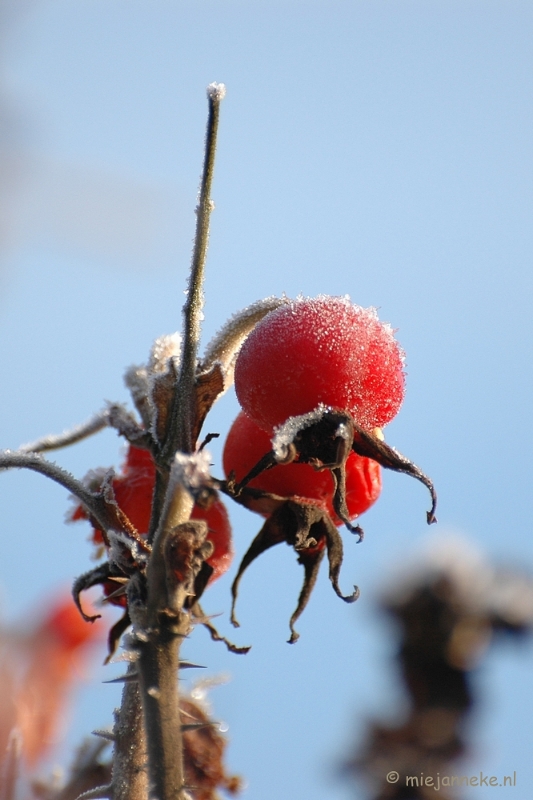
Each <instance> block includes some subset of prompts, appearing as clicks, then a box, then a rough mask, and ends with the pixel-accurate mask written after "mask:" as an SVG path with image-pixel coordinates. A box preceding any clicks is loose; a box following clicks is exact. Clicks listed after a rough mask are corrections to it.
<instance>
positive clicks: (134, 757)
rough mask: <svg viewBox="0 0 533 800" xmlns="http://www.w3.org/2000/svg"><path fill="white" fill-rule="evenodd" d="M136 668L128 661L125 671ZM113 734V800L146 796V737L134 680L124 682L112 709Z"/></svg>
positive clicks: (142, 799)
mask: <svg viewBox="0 0 533 800" xmlns="http://www.w3.org/2000/svg"><path fill="white" fill-rule="evenodd" d="M135 670H136V666H135V665H130V667H129V670H128V674H131V673H132V672H134V671H135ZM113 734H114V737H115V747H114V752H113V776H112V782H111V785H112V787H113V800H146V796H147V792H148V774H147V770H146V737H145V734H144V725H143V719H142V710H141V704H140V696H139V684H138V683H137V681H127V682H126V683H125V684H124V689H123V691H122V703H121V706H120V709H117V711H116V712H115V726H114V728H113Z"/></svg>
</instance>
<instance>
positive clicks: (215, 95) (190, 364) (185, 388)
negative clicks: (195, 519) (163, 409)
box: [161, 83, 226, 463]
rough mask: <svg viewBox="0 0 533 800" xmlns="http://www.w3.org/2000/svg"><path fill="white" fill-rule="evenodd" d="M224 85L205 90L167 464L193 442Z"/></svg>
mask: <svg viewBox="0 0 533 800" xmlns="http://www.w3.org/2000/svg"><path fill="white" fill-rule="evenodd" d="M225 94H226V88H225V86H224V84H216V83H212V84H211V85H210V86H208V87H207V96H208V99H209V115H208V118H207V132H206V141H205V158H204V168H203V173H202V182H201V184H200V197H199V201H198V206H197V208H196V235H195V240H194V250H193V255H192V263H191V273H190V278H189V288H188V292H187V301H186V303H185V305H184V307H183V314H184V342H183V358H182V363H181V369H180V374H179V378H178V386H177V391H176V395H175V397H174V402H173V404H172V411H171V423H170V426H169V434H168V436H167V440H166V442H165V444H164V446H163V449H162V453H161V457H162V459H164V460H165V461H166V462H167V463H169V462H170V460H171V459H172V458H173V457H174V454H175V452H176V451H177V450H180V451H181V452H183V453H192V452H193V450H194V447H195V445H196V442H193V441H192V431H193V423H194V413H195V400H196V397H195V393H194V378H195V373H196V364H197V357H198V345H199V341H200V323H201V319H202V307H203V290H202V287H203V280H204V271H205V261H206V256H207V246H208V244H209V220H210V216H211V211H212V210H213V202H212V200H211V185H212V183H213V173H214V167H215V154H216V144H217V133H218V120H219V111H220V102H221V101H222V100H223V99H224V96H225Z"/></svg>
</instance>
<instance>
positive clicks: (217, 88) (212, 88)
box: [206, 83, 226, 103]
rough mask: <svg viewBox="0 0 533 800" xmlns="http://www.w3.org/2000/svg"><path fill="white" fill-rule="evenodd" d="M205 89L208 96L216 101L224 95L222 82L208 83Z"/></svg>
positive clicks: (224, 90) (224, 89)
mask: <svg viewBox="0 0 533 800" xmlns="http://www.w3.org/2000/svg"><path fill="white" fill-rule="evenodd" d="M206 91H207V96H208V98H209V99H210V100H214V101H216V102H218V103H220V101H221V100H223V99H224V98H225V96H226V87H225V85H224V84H223V83H210V84H209V86H208V87H207V90H206Z"/></svg>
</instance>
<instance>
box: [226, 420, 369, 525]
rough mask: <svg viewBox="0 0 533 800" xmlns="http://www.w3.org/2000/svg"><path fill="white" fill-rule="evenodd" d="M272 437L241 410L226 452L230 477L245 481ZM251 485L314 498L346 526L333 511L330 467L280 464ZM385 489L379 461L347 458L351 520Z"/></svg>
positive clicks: (265, 451)
mask: <svg viewBox="0 0 533 800" xmlns="http://www.w3.org/2000/svg"><path fill="white" fill-rule="evenodd" d="M271 446H272V445H271V441H270V436H269V435H268V433H266V432H265V431H263V430H261V428H259V427H258V426H257V425H256V424H255V422H253V420H251V419H250V418H249V417H247V416H246V414H244V412H241V413H240V414H239V416H238V417H237V419H236V420H235V421H234V423H233V425H232V426H231V428H230V430H229V433H228V436H227V439H226V442H225V445H224V453H223V457H222V458H223V466H224V472H225V474H226V477H228V476H229V474H230V472H232V471H233V472H234V473H235V478H236V480H237V481H240V480H242V479H243V478H244V477H245V475H247V473H248V472H249V471H250V470H251V469H252V467H254V466H255V465H256V464H257V462H258V461H259V460H260V459H261V458H262V456H264V455H265V454H266V453H268V452H269V451H270V450H271ZM248 485H249V486H250V487H251V488H254V489H262V490H263V491H264V492H271V493H272V494H277V495H280V496H281V497H287V498H289V497H290V498H301V499H304V500H310V501H312V502H314V503H316V504H317V505H319V506H321V507H322V508H324V509H326V511H328V513H329V514H330V516H331V517H332V519H333V521H334V522H335V524H336V525H342V521H341V520H340V519H338V517H337V515H336V514H335V512H334V510H333V505H332V498H333V493H334V483H333V478H332V476H331V473H330V471H329V470H327V469H325V470H320V471H317V470H315V469H313V467H312V466H310V465H309V464H298V463H296V462H293V463H291V464H278V465H277V466H275V467H272V469H269V470H266V471H265V472H262V473H261V474H260V475H258V476H257V477H256V478H254V479H253V480H252V481H250V483H249V484H248ZM380 492H381V469H380V466H379V464H378V463H377V462H376V461H373V460H372V459H370V458H363V457H362V456H359V455H356V453H350V455H349V456H348V459H347V461H346V505H347V508H348V513H349V517H350V519H352V520H353V519H355V518H356V517H358V516H359V515H360V514H363V513H364V512H365V511H367V510H368V509H369V508H370V506H371V505H372V504H373V503H374V502H375V501H376V500H377V498H378V497H379V494H380Z"/></svg>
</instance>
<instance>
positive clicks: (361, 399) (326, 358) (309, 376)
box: [235, 295, 404, 431]
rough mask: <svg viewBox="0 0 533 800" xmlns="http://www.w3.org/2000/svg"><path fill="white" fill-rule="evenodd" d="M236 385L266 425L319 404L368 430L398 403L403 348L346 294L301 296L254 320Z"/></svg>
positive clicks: (371, 311) (248, 409)
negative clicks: (347, 414) (338, 411)
mask: <svg viewBox="0 0 533 800" xmlns="http://www.w3.org/2000/svg"><path fill="white" fill-rule="evenodd" d="M235 390H236V392H237V397H238V399H239V402H240V404H241V406H242V408H243V409H244V411H245V412H246V413H247V414H248V415H249V416H250V417H251V418H252V419H254V420H255V422H257V424H258V425H259V426H260V427H262V428H264V430H266V431H270V430H272V428H273V427H275V426H277V425H281V424H282V423H284V422H285V421H286V420H287V419H288V418H289V417H292V416H296V415H300V414H307V413H308V412H310V411H313V410H314V409H315V408H317V406H319V405H320V404H321V403H322V404H324V405H325V406H329V407H334V408H338V409H341V410H343V411H347V412H349V413H350V414H351V415H352V416H353V418H354V420H355V422H356V423H357V424H358V425H360V426H361V427H362V428H365V429H366V430H369V431H370V430H372V429H373V428H376V427H382V426H383V425H385V424H386V423H387V422H390V420H391V419H392V418H393V417H394V416H395V415H396V413H397V412H398V410H399V408H400V405H401V403H402V400H403V395H404V373H403V352H402V349H401V347H400V345H399V344H398V342H397V341H396V340H395V338H394V334H393V330H392V328H391V327H390V325H387V324H384V323H382V322H380V321H379V319H378V317H377V314H376V312H375V310H374V309H372V308H361V307H360V306H356V305H353V304H352V303H351V302H350V301H349V300H348V299H347V298H341V297H327V296H325V295H321V296H319V297H316V298H302V299H298V300H294V301H292V302H291V303H288V304H286V305H282V306H280V307H279V308H277V309H275V310H274V311H271V312H270V313H269V314H268V315H267V316H266V317H264V318H263V319H262V320H261V322H259V323H258V324H257V325H256V327H255V328H254V330H253V331H252V332H251V334H250V335H249V336H248V338H247V340H246V341H245V342H244V344H243V346H242V349H241V351H240V353H239V356H238V358H237V363H236V365H235Z"/></svg>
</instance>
